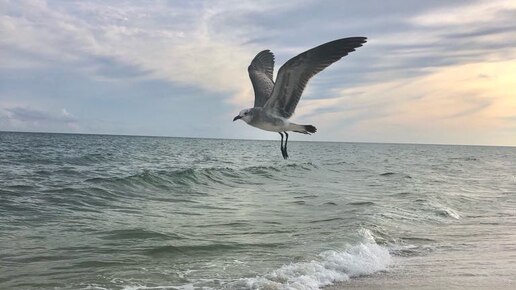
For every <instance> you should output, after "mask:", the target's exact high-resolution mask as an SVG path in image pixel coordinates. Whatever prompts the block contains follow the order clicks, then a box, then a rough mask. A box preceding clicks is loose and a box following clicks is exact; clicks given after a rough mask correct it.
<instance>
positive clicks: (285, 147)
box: [283, 132, 288, 159]
mask: <svg viewBox="0 0 516 290" xmlns="http://www.w3.org/2000/svg"><path fill="white" fill-rule="evenodd" d="M283 133H285V137H286V139H285V146H283V149H284V150H285V155H284V156H283V158H285V159H287V158H288V153H287V142H288V133H287V132H283Z"/></svg>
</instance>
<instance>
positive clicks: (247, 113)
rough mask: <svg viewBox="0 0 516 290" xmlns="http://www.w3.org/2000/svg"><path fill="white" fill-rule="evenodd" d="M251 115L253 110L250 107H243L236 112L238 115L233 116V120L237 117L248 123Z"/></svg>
mask: <svg viewBox="0 0 516 290" xmlns="http://www.w3.org/2000/svg"><path fill="white" fill-rule="evenodd" d="M252 117H253V110H251V109H243V110H242V111H240V113H238V116H236V117H235V118H233V121H236V120H238V119H242V120H244V121H245V122H246V123H249V122H250V121H251V118H252Z"/></svg>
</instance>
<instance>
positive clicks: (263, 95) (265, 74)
mask: <svg viewBox="0 0 516 290" xmlns="http://www.w3.org/2000/svg"><path fill="white" fill-rule="evenodd" d="M247 70H248V72H249V78H251V82H252V83H253V88H254V106H255V107H263V106H264V105H265V103H266V102H267V100H268V99H269V97H270V95H271V93H272V89H273V88H274V81H273V80H272V74H273V73H274V54H272V52H271V51H270V50H264V51H262V52H260V53H258V54H257V55H256V56H255V57H254V59H253V61H252V62H251V64H250V65H249V67H248V68H247Z"/></svg>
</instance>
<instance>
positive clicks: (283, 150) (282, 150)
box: [278, 132, 288, 159]
mask: <svg viewBox="0 0 516 290" xmlns="http://www.w3.org/2000/svg"><path fill="white" fill-rule="evenodd" d="M278 133H279V134H280V136H281V146H280V148H281V155H283V158H284V159H287V157H288V156H285V155H286V152H285V149H284V148H283V133H281V132H278Z"/></svg>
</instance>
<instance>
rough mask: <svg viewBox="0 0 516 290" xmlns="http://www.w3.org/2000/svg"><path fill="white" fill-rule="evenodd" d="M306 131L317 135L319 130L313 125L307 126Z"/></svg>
mask: <svg viewBox="0 0 516 290" xmlns="http://www.w3.org/2000/svg"><path fill="white" fill-rule="evenodd" d="M305 130H306V131H307V132H308V133H315V132H317V128H315V127H314V126H312V125H305Z"/></svg>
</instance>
